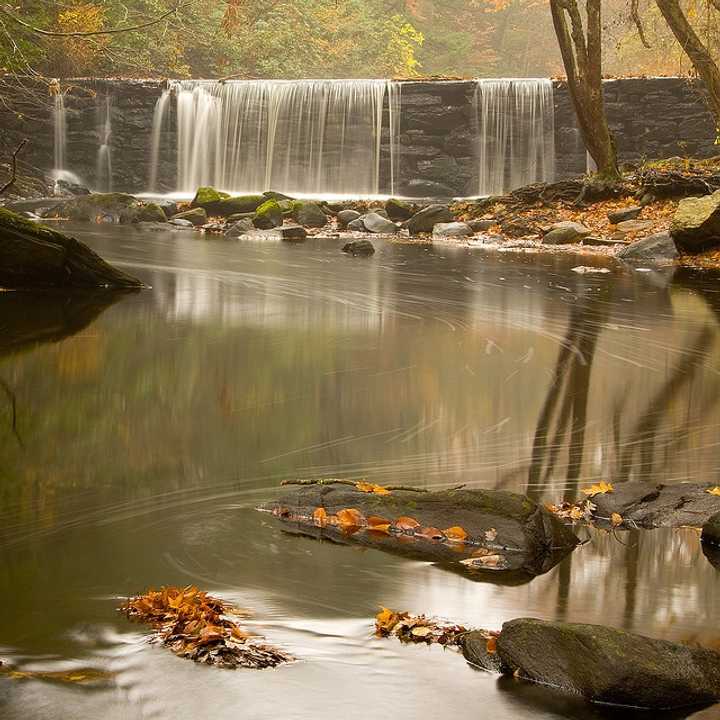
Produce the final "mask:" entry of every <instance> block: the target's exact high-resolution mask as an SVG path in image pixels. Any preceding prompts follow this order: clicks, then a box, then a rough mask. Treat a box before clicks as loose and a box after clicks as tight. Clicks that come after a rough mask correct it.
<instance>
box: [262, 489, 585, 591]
mask: <svg viewBox="0 0 720 720" xmlns="http://www.w3.org/2000/svg"><path fill="white" fill-rule="evenodd" d="M358 485H359V487H360V488H364V490H363V489H358V488H357V487H351V486H348V485H347V484H341V483H330V484H327V483H323V484H320V483H318V484H315V485H299V486H295V487H288V488H287V489H286V492H285V493H283V494H282V495H281V496H280V497H279V498H278V499H276V500H273V501H272V502H269V503H267V504H266V505H264V506H263V507H261V508H260V509H261V510H264V511H267V512H272V513H273V515H275V516H276V517H278V518H279V520H280V522H281V523H282V524H283V528H284V529H285V530H286V531H288V532H291V533H294V534H298V535H304V536H308V537H312V538H316V539H324V540H330V541H333V542H337V543H341V544H355V545H363V546H366V547H373V548H376V549H379V550H384V551H386V552H391V553H394V554H397V555H402V556H405V557H410V558H413V559H418V560H427V561H431V562H434V563H437V564H438V565H439V566H441V567H445V568H447V569H451V570H455V571H461V572H463V573H467V574H469V575H470V577H473V578H476V579H481V580H482V579H484V580H487V579H488V578H489V577H491V578H492V582H507V583H519V582H526V581H528V580H530V579H531V578H532V577H534V576H536V575H540V574H542V573H544V572H547V571H548V570H550V569H551V568H552V567H553V566H554V565H556V564H557V563H558V562H559V561H560V560H561V559H562V557H564V556H565V555H566V554H567V553H569V552H570V551H572V549H573V548H574V547H575V546H576V545H577V544H578V540H577V538H576V537H575V535H574V534H573V533H572V531H571V530H570V529H569V528H567V527H565V526H564V525H563V524H562V523H560V522H559V521H558V520H557V518H555V517H554V516H553V515H552V514H551V513H549V512H548V511H547V510H545V508H543V507H541V506H539V505H537V504H536V503H535V502H534V501H532V500H530V499H529V498H527V497H524V496H522V495H516V494H514V493H510V492H505V491H499V490H467V489H454V490H443V491H439V492H418V491H416V490H406V489H398V490H390V491H388V490H387V489H385V488H378V487H377V486H372V485H365V484H363V483H359V484H358ZM373 489H374V490H373Z"/></svg>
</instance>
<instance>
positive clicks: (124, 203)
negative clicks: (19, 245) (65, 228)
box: [48, 193, 139, 222]
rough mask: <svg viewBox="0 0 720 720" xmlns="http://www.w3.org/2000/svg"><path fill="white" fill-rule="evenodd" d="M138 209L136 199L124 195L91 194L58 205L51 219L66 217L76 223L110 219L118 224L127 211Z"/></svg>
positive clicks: (126, 214) (51, 214) (50, 214)
mask: <svg viewBox="0 0 720 720" xmlns="http://www.w3.org/2000/svg"><path fill="white" fill-rule="evenodd" d="M138 207H139V203H138V200H137V198H135V197H134V196H132V195H127V194H126V193H92V194H90V195H81V196H78V197H75V198H72V199H71V200H67V201H65V202H63V203H61V204H60V205H58V206H57V207H56V208H55V210H54V211H53V212H52V213H49V214H48V215H49V216H51V217H67V218H69V219H70V220H75V221H77V222H97V221H98V220H101V219H104V218H106V217H107V218H111V219H112V221H113V222H120V221H121V218H122V217H126V216H128V214H129V211H131V210H134V209H136V208H138Z"/></svg>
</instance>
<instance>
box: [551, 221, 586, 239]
mask: <svg viewBox="0 0 720 720" xmlns="http://www.w3.org/2000/svg"><path fill="white" fill-rule="evenodd" d="M590 233H591V231H590V230H589V229H588V228H586V227H585V226H584V225H581V224H580V223H576V222H572V221H570V220H563V221H562V222H557V223H555V224H554V225H552V227H551V228H550V232H548V233H547V234H546V235H545V236H544V237H543V240H542V241H543V243H544V244H545V245H570V244H572V243H577V242H580V241H581V240H582V239H583V238H584V237H586V236H588V235H590Z"/></svg>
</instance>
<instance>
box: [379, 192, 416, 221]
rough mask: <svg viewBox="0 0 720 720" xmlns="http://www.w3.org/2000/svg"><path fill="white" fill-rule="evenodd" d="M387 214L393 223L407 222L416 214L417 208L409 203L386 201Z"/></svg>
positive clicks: (392, 199) (394, 199)
mask: <svg viewBox="0 0 720 720" xmlns="http://www.w3.org/2000/svg"><path fill="white" fill-rule="evenodd" d="M385 212H387V216H388V218H389V219H390V220H392V221H393V222H405V220H409V219H410V218H411V217H412V216H413V215H414V214H415V207H414V205H411V204H410V203H408V202H404V201H402V200H397V199H396V198H390V199H389V200H386V201H385Z"/></svg>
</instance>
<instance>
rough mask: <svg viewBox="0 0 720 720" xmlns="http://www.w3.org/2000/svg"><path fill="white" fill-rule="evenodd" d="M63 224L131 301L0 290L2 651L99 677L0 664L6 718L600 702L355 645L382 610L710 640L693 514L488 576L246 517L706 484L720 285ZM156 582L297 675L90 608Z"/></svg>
mask: <svg viewBox="0 0 720 720" xmlns="http://www.w3.org/2000/svg"><path fill="white" fill-rule="evenodd" d="M73 229H74V231H75V232H76V234H78V236H80V237H81V238H82V239H83V240H85V241H86V242H88V243H90V244H91V245H92V246H93V247H94V248H96V249H97V250H99V251H100V252H101V253H102V254H104V255H105V256H106V257H107V258H108V259H110V260H112V261H115V262H117V263H119V264H122V265H123V266H124V267H125V268H126V269H128V270H130V271H131V272H133V273H135V274H136V275H138V276H140V277H141V278H142V279H143V280H144V281H146V282H147V283H148V284H149V285H152V290H147V291H144V292H142V293H140V294H138V295H132V296H127V297H121V298H111V297H109V296H102V297H101V299H100V301H98V299H97V298H95V299H89V298H87V297H78V298H74V299H72V300H64V299H58V298H55V297H52V296H50V297H47V296H46V297H32V296H20V295H18V294H12V293H6V294H3V295H0V324H1V325H2V326H3V336H2V337H0V447H1V448H2V458H3V462H2V464H0V557H1V558H2V561H1V562H0V597H2V609H3V612H2V613H0V658H3V659H5V660H8V661H10V662H12V663H13V664H15V665H18V666H20V667H21V668H23V669H32V670H58V669H66V668H71V667H80V666H82V667H94V668H98V669H105V670H110V671H112V672H113V673H115V674H116V675H115V679H114V681H113V682H112V683H111V684H110V686H109V687H104V688H98V689H88V688H81V687H68V686H62V685H53V684H49V683H43V682H39V681H24V682H20V681H15V680H8V679H7V678H3V677H0V717H2V718H3V720H5V719H12V720H15V719H16V718H17V719H19V718H23V719H25V718H40V719H43V720H44V719H46V718H47V719H53V720H55V719H62V720H65V718H68V719H69V718H73V719H75V718H92V719H95V718H101V717H102V718H103V720H115V719H116V718H117V719H119V718H122V719H123V720H125V719H133V720H134V719H135V718H138V719H139V718H172V719H173V720H178V719H185V718H187V719H194V718H200V717H212V718H220V719H224V718H259V719H266V718H308V719H309V718H313V719H314V720H316V719H317V718H321V719H323V718H333V719H334V718H338V717H344V718H349V719H355V718H376V717H388V716H392V717H399V718H415V719H420V720H426V719H427V720H430V719H431V718H436V717H454V718H470V717H483V716H491V717H493V718H496V719H498V718H499V719H504V718H513V719H514V718H520V719H523V718H538V717H541V718H596V717H605V714H603V711H600V710H589V709H586V708H585V707H584V706H583V705H582V704H580V703H577V702H575V701H571V700H568V699H566V698H562V697H557V696H553V695H552V694H550V693H548V692H547V691H545V690H540V689H537V688H532V687H530V686H527V685H524V684H518V683H517V682H515V681H511V680H502V681H498V679H497V678H495V677H493V676H489V675H484V674H481V673H479V672H476V671H474V670H472V669H471V668H470V667H468V666H467V665H466V663H465V662H464V661H463V660H462V658H461V657H459V656H457V655H455V654H453V653H450V652H443V651H442V650H439V649H437V648H434V649H427V648H425V647H422V648H421V647H401V646H399V645H398V644H396V643H394V642H391V641H381V640H376V639H374V638H373V637H372V631H371V622H370V618H371V617H372V616H373V615H374V613H375V612H376V610H377V608H378V605H380V604H384V605H387V606H390V607H396V608H401V609H408V610H412V611H418V612H427V613H434V614H438V615H442V616H444V617H448V618H452V619H454V620H457V621H459V622H463V623H465V624H468V625H477V626H481V627H488V628H498V627H499V626H500V625H501V624H502V622H503V621H505V620H508V619H510V618H514V617H520V616H527V615H531V616H538V617H544V618H559V619H566V620H570V621H588V622H600V623H607V624H611V625H615V626H617V627H622V628H626V629H629V630H635V631H638V632H643V633H646V634H650V635H653V636H656V637H663V638H670V639H680V640H688V641H697V642H703V643H706V644H712V645H715V646H720V628H718V627H717V618H718V616H720V572H719V571H718V570H717V569H715V567H714V566H713V565H712V564H711V563H710V562H709V561H708V559H707V558H706V557H705V556H704V555H703V552H702V549H701V547H700V544H699V542H698V538H697V534H696V533H695V532H693V531H692V530H682V531H675V532H670V531H669V532H654V533H644V534H639V533H632V534H629V535H628V534H623V535H621V536H618V537H617V538H616V537H614V536H612V535H603V534H597V535H594V536H593V539H592V542H591V543H590V544H587V545H585V546H583V547H582V548H580V549H578V550H577V551H576V552H575V553H574V554H573V555H572V556H571V557H569V558H568V559H566V560H565V561H564V562H563V563H562V564H560V565H559V566H558V567H556V568H554V569H553V570H552V571H551V572H549V573H548V574H547V575H544V576H542V577H539V578H536V579H535V580H533V581H532V582H530V583H527V584H524V585H520V586H516V587H502V586H495V585H493V584H490V583H481V582H472V581H470V580H468V579H466V578H464V577H461V576H458V575H454V574H451V573H447V572H444V571H443V570H441V569H438V568H436V567H432V566H430V565H428V564H425V563H418V562H410V561H407V560H403V559H401V558H398V557H393V556H390V555H386V554H383V553H381V552H378V551H375V550H368V551H359V550H357V549H353V548H348V547H334V546H332V545H329V544H320V543H316V542H313V541H311V540H307V539H298V538H293V537H291V536H288V535H285V534H283V533H282V532H281V530H280V529H279V528H278V527H277V526H275V525H274V524H272V523H271V522H269V521H268V519H267V518H266V517H265V516H263V515H261V514H259V513H257V512H255V511H254V510H253V508H254V506H255V505H256V504H257V503H259V502H260V501H262V500H265V499H267V498H268V497H269V496H270V494H271V493H272V492H273V489H274V488H275V487H276V486H277V485H278V483H279V482H280V481H281V480H282V479H284V478H294V477H316V476H342V477H351V478H368V479H370V480H372V481H375V482H380V483H386V482H392V483H404V484H419V485H424V486H429V487H442V486H447V485H454V484H458V483H460V482H467V483H468V484H470V485H473V486H478V487H491V488H507V489H513V490H518V491H522V492H527V493H529V494H531V495H533V496H535V497H537V498H539V499H542V500H553V501H555V500H558V499H561V498H562V497H563V496H567V497H575V496H576V494H577V487H578V485H584V484H586V483H589V482H592V481H596V480H597V479H599V478H603V479H612V480H614V481H616V482H619V481H622V480H623V479H645V480H648V481H664V482H673V481H680V480H684V479H695V480H702V481H715V480H720V477H719V475H720V473H719V470H720V442H719V441H718V426H719V425H720V409H719V408H718V405H717V399H718V397H719V395H718V389H719V385H720V375H719V373H718V369H719V368H718V361H717V358H718V322H719V319H720V314H718V313H719V312H720V294H718V290H719V289H720V285H719V284H718V277H717V276H713V275H711V274H707V273H706V274H693V273H687V272H685V273H676V274H675V276H674V277H673V276H672V273H671V272H670V271H663V272H637V271H631V270H622V269H619V268H617V267H616V266H614V265H609V267H611V268H612V270H613V271H612V272H611V273H610V274H607V275H587V274H586V275H581V274H577V273H574V272H572V270H571V268H573V267H574V266H577V265H586V264H589V263H590V262H595V264H602V261H588V260H587V259H577V258H571V257H568V256H538V255H511V254H502V253H494V254H492V253H483V252H481V251H478V250H474V251H468V250H464V249H457V248H449V247H436V248H433V249H429V248H425V247H418V246H407V245H406V246H400V245H381V244H379V252H378V253H377V254H376V255H375V256H374V257H373V258H371V259H360V258H357V259H353V258H349V257H345V256H343V255H342V254H341V253H340V252H339V248H338V244H339V241H337V240H313V241H309V242H308V243H307V244H305V245H303V246H292V245H287V244H281V243H279V242H277V243H276V242H272V241H265V242H263V243H253V242H249V241H243V242H235V241H233V242H227V241H224V240H222V239H207V240H206V239H201V238H199V236H197V235H195V234H192V233H185V232H175V233H169V232H151V231H139V230H134V229H124V228H123V229H118V228H105V227H101V228H88V226H84V227H76V228H73ZM103 304H104V305H107V307H103ZM13 404H14V408H15V412H14V417H13ZM162 583H166V584H170V583H172V584H187V583H196V584H198V585H200V586H201V587H203V588H206V589H208V590H211V591H212V592H214V593H215V594H219V595H221V596H222V597H224V598H226V599H228V600H231V601H233V602H235V603H236V604H238V605H241V606H245V607H249V608H252V609H253V610H254V612H255V620H254V622H255V627H256V628H257V629H259V630H260V631H261V632H263V633H265V634H266V635H267V637H268V639H269V640H270V641H271V642H273V643H275V644H279V645H281V646H283V647H285V648H287V649H288V650H290V651H291V652H292V653H293V654H295V655H296V656H297V657H298V658H299V659H300V660H299V662H297V663H295V664H293V665H291V666H286V667H283V668H281V669H279V670H276V671H265V672H252V671H236V672H229V671H219V670H214V669H211V668H206V667H199V666H196V665H194V664H193V663H190V662H187V661H183V660H179V659H177V658H175V657H174V656H172V655H170V654H168V653H167V652H166V651H164V650H163V649H161V648H157V647H154V646H150V645H148V644H146V643H145V642H144V640H143V637H144V635H143V632H142V628H140V627H138V626H135V625H130V624H128V623H127V622H126V621H125V620H124V619H123V618H122V617H120V616H118V615H117V613H116V609H115V608H116V606H117V603H118V599H119V598H120V597H122V596H125V595H128V594H131V593H133V592H136V591H139V590H142V589H143V588H145V587H147V586H149V585H159V584H162ZM618 716H619V715H618V714H617V713H615V714H614V715H612V717H618Z"/></svg>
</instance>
